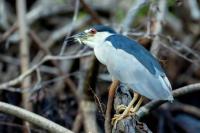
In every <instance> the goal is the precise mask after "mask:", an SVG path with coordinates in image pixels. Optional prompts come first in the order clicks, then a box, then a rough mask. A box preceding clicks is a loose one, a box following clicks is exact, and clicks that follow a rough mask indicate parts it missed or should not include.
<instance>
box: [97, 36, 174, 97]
mask: <svg viewBox="0 0 200 133" xmlns="http://www.w3.org/2000/svg"><path fill="white" fill-rule="evenodd" d="M111 45H112V46H113V47H110V46H111ZM104 46H105V47H107V48H104V50H102V51H101V50H96V51H98V52H99V53H102V54H104V56H103V57H105V58H106V62H107V63H104V64H105V65H106V66H107V68H108V71H109V72H110V74H111V75H112V76H113V77H114V78H115V79H117V80H120V81H121V82H122V83H125V84H127V85H128V86H129V87H130V88H131V89H132V90H133V91H136V92H138V93H139V94H141V95H143V96H145V97H147V98H149V99H162V100H173V97H172V94H171V85H170V83H169V80H168V79H167V77H166V75H165V73H164V71H163V69H162V67H161V66H160V64H159V63H158V61H157V60H156V59H155V58H154V57H153V56H152V55H151V53H149V52H148V51H147V50H146V49H145V48H144V47H142V46H140V44H138V43H137V42H135V41H133V40H130V39H129V38H127V37H125V36H122V35H118V34H114V35H111V36H109V37H108V38H107V39H106V41H105V44H104ZM102 47H103V46H102ZM105 49H109V50H106V51H107V52H106V51H105ZM108 55H109V57H108ZM97 58H98V55H97ZM101 58H102V56H101Z"/></svg>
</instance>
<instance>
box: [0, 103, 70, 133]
mask: <svg viewBox="0 0 200 133" xmlns="http://www.w3.org/2000/svg"><path fill="white" fill-rule="evenodd" d="M0 111H1V112H3V113H6V114H10V115H14V116H16V117H19V118H21V119H23V120H26V121H28V122H30V123H33V124H34V125H36V126H38V127H41V128H43V129H46V130H47V131H49V132H52V133H72V132H71V131H70V130H68V129H66V128H64V127H62V126H60V125H58V124H56V123H54V122H52V121H50V120H48V119H46V118H44V117H41V116H39V115H37V114H34V113H32V112H29V111H27V110H24V109H22V108H19V107H16V106H14V105H10V104H7V103H4V102H0Z"/></svg>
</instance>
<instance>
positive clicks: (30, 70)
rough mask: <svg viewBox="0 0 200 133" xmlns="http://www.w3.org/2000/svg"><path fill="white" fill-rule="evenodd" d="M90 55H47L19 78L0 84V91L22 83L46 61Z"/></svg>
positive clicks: (87, 54) (88, 53) (89, 53)
mask: <svg viewBox="0 0 200 133" xmlns="http://www.w3.org/2000/svg"><path fill="white" fill-rule="evenodd" d="M92 53H93V52H87V53H84V54H78V55H71V56H51V55H47V56H45V57H44V58H43V59H42V60H41V61H40V62H39V63H38V64H36V65H34V66H33V67H32V68H30V69H29V70H27V71H26V72H24V73H23V74H21V75H20V76H19V77H17V78H15V79H13V80H11V81H8V82H5V83H2V84H0V89H3V88H8V87H10V86H14V85H16V84H18V83H20V82H22V81H23V80H24V79H25V78H26V77H27V76H28V75H30V74H31V73H32V72H34V71H35V70H36V69H37V68H38V67H39V66H40V65H42V64H43V63H44V62H46V61H49V60H69V59H75V58H80V57H84V56H89V55H91V54H92Z"/></svg>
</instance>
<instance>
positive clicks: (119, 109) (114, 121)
mask: <svg viewBox="0 0 200 133" xmlns="http://www.w3.org/2000/svg"><path fill="white" fill-rule="evenodd" d="M116 112H117V114H115V115H114V117H113V118H112V122H111V124H112V125H113V126H114V128H116V125H117V122H118V121H120V120H122V119H123V118H125V117H127V116H131V115H134V114H135V112H134V108H132V107H131V108H128V107H127V106H125V105H119V106H118V107H117V109H116ZM120 112H123V113H122V114H120Z"/></svg>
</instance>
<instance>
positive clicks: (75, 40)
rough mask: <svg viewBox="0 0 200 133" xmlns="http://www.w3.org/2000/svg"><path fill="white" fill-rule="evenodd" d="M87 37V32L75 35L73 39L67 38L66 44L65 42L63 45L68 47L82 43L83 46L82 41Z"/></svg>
mask: <svg viewBox="0 0 200 133" xmlns="http://www.w3.org/2000/svg"><path fill="white" fill-rule="evenodd" d="M85 37H86V33H85V32H81V33H78V34H75V35H73V36H71V37H66V38H65V40H64V42H63V45H65V46H67V45H71V44H74V43H80V44H82V42H81V40H82V39H83V38H85Z"/></svg>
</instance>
